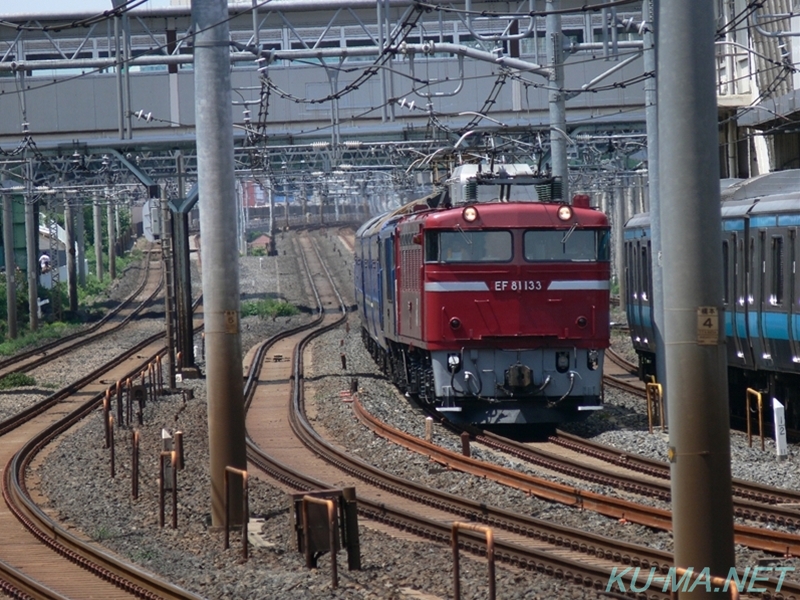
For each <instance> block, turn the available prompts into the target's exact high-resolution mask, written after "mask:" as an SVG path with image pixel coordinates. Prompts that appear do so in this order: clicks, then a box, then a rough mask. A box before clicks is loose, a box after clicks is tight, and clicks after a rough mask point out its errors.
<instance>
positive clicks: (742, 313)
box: [734, 220, 755, 369]
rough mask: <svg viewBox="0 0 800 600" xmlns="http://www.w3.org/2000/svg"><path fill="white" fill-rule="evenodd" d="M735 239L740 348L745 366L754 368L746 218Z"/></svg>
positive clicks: (751, 297)
mask: <svg viewBox="0 0 800 600" xmlns="http://www.w3.org/2000/svg"><path fill="white" fill-rule="evenodd" d="M735 239H736V250H735V252H736V253H735V256H736V264H735V272H734V301H735V303H736V309H737V311H738V312H737V317H738V322H737V325H738V327H737V334H738V336H739V341H740V343H741V346H740V348H741V352H742V356H741V357H740V358H742V359H743V360H744V366H745V367H747V368H750V369H752V368H754V366H755V362H754V359H753V348H752V346H751V339H752V338H751V336H752V333H751V331H752V328H751V326H750V314H751V312H752V310H753V287H752V264H751V261H752V251H751V249H750V248H749V246H748V243H747V242H748V239H749V229H748V222H747V221H746V220H745V224H744V229H743V230H742V234H741V236H738V235H737V236H736V238H735ZM749 250H750V251H749ZM734 364H735V363H734Z"/></svg>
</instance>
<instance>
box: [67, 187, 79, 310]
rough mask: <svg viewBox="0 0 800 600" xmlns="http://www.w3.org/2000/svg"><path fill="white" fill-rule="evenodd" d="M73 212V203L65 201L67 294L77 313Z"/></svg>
mask: <svg viewBox="0 0 800 600" xmlns="http://www.w3.org/2000/svg"><path fill="white" fill-rule="evenodd" d="M72 213H73V211H72V205H71V204H70V203H69V201H68V200H67V201H65V202H64V232H65V233H66V238H67V239H66V242H67V243H66V245H67V296H68V298H69V310H70V311H71V312H72V313H76V312H78V273H77V269H76V268H75V223H74V218H73V214H72Z"/></svg>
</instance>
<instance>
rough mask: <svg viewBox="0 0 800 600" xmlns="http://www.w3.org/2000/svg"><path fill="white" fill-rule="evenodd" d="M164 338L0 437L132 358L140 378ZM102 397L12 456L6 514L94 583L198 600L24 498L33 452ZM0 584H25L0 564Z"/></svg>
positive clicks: (33, 410) (69, 389)
mask: <svg viewBox="0 0 800 600" xmlns="http://www.w3.org/2000/svg"><path fill="white" fill-rule="evenodd" d="M147 302H149V299H148V300H147V301H145V304H146V303H147ZM197 303H199V299H198V301H197V302H196V303H195V306H196V305H197ZM199 328H200V325H198V326H197V328H196V329H198V330H199ZM163 337H164V333H163V332H162V333H157V334H154V335H152V336H149V337H148V338H146V339H144V340H142V341H140V342H139V343H137V344H136V345H135V346H133V347H132V348H130V349H128V350H126V351H125V352H123V353H122V354H120V355H118V356H116V357H115V358H114V359H113V360H111V361H108V362H107V363H105V364H104V365H103V366H102V367H100V368H98V369H95V370H94V371H93V372H92V373H89V374H88V375H85V376H84V377H82V378H80V379H79V380H78V381H76V382H73V383H72V384H70V385H69V386H66V387H65V388H63V389H61V390H59V391H58V392H56V393H54V394H52V395H51V396H49V397H47V398H45V399H44V400H42V401H40V402H38V403H37V404H36V405H34V406H31V407H29V408H28V409H26V410H25V411H22V412H20V413H18V414H16V415H14V416H13V417H11V418H10V419H7V420H5V421H3V422H2V423H0V435H4V434H7V433H8V432H10V431H12V430H13V429H15V428H17V427H19V426H20V425H22V424H23V423H25V422H27V421H29V420H31V419H33V418H34V417H36V416H38V415H39V414H41V413H44V412H45V411H47V410H48V409H50V408H52V407H54V406H55V405H56V404H58V403H59V402H61V401H62V400H64V399H65V398H68V397H70V396H72V395H74V394H76V393H78V392H79V391H80V389H82V388H83V387H85V386H88V385H91V384H92V383H94V382H95V381H96V380H98V379H99V378H100V377H102V376H103V375H104V374H105V373H106V372H107V371H108V370H110V369H112V368H114V367H115V366H118V365H120V364H123V363H124V362H125V361H126V360H128V359H131V358H132V357H135V361H136V362H135V366H133V367H132V368H131V369H130V370H129V371H128V373H127V376H128V377H133V376H136V375H138V374H139V373H140V372H141V368H142V365H144V364H147V363H148V362H149V361H151V360H153V359H155V357H156V356H159V355H161V354H163V353H164V352H165V351H166V348H165V347H164V346H158V347H157V348H155V349H152V351H151V352H150V353H149V354H148V355H146V356H144V357H139V356H137V354H138V353H139V352H141V351H142V350H145V349H146V348H148V346H152V345H155V344H157V343H158V341H159V340H160V339H162V338H163ZM104 395H105V394H104V392H102V393H98V394H96V395H94V396H93V397H91V398H90V399H89V400H87V401H85V402H83V403H82V404H80V405H79V406H78V408H76V409H75V410H74V411H72V412H70V413H69V414H67V415H65V416H64V417H62V418H60V419H59V420H57V421H56V422H54V423H52V424H51V425H50V426H49V427H47V428H45V429H43V430H42V431H40V432H39V433H37V434H36V435H35V436H34V437H33V438H31V439H30V440H28V441H27V442H26V443H25V444H24V445H23V447H22V448H21V449H20V450H19V451H17V452H16V453H15V454H14V456H13V457H12V458H11V460H10V461H9V463H8V464H7V465H6V466H5V468H4V472H3V479H2V487H3V497H4V499H5V501H6V503H7V505H8V507H9V510H10V511H11V512H12V513H13V514H14V515H15V516H16V517H17V518H18V519H19V520H20V522H21V524H22V525H23V526H24V527H25V528H27V529H28V530H29V531H30V532H31V534H32V535H34V537H36V538H37V539H38V540H39V541H40V542H41V543H43V544H45V545H47V546H48V547H50V548H51V549H52V550H53V551H54V552H56V553H58V554H60V555H61V556H63V557H64V558H65V559H66V560H69V561H71V562H73V563H76V564H79V565H81V566H82V567H84V568H85V569H88V570H89V571H91V572H93V573H94V574H96V575H97V576H98V577H100V578H102V579H105V580H107V581H111V582H113V583H114V585H116V586H117V587H120V588H121V589H125V590H127V591H128V592H129V593H132V594H134V595H136V596H137V597H140V598H145V599H148V600H149V599H154V600H155V599H158V598H165V599H173V598H174V599H190V600H200V597H199V596H197V595H195V594H193V593H192V592H189V591H188V590H184V589H183V588H180V587H179V586H176V585H174V584H172V583H170V582H168V581H165V580H163V579H161V578H159V577H158V576H156V575H154V574H152V573H149V572H147V571H145V570H144V569H141V568H140V567H138V566H136V565H134V564H131V563H127V562H125V561H124V560H121V559H119V558H118V557H117V556H116V555H115V554H113V553H110V552H108V551H105V550H104V549H102V548H99V547H97V546H95V545H93V544H89V543H86V542H84V541H83V540H81V539H80V538H78V537H77V536H75V535H73V534H72V533H70V532H69V531H68V530H66V529H64V528H63V527H61V525H60V524H58V523H57V522H55V521H54V520H53V519H52V518H50V517H49V516H48V515H47V514H46V513H45V512H44V511H43V510H42V509H40V508H39V506H38V505H36V503H35V502H34V501H33V499H32V498H31V497H30V494H29V493H28V490H27V486H26V485H25V472H26V469H27V468H28V466H29V465H30V463H31V461H32V460H33V458H34V457H35V455H36V454H37V452H38V451H39V450H41V449H42V448H43V447H44V446H45V445H47V444H48V443H50V442H51V441H52V440H53V439H54V438H55V437H56V436H58V435H59V434H60V433H62V432H64V431H65V430H67V429H68V428H69V427H71V426H72V425H74V424H75V423H77V422H78V421H79V420H81V419H83V418H84V417H86V416H88V415H89V414H90V413H91V412H92V411H94V410H96V409H97V407H98V406H99V405H100V403H101V402H102V400H103V398H104ZM0 580H3V581H7V582H9V583H11V584H13V585H14V587H17V588H20V587H23V585H20V583H21V584H25V577H24V575H23V576H20V574H19V572H17V571H16V570H15V569H14V568H13V567H11V566H10V565H8V564H6V563H3V562H0ZM36 585H38V584H36ZM39 587H40V588H41V589H39V590H38V591H37V592H36V593H35V594H33V596H34V597H36V598H47V599H50V598H52V599H53V600H62V596H60V595H58V594H57V593H55V592H52V594H51V593H50V592H51V590H48V589H47V588H45V587H43V586H41V585H39ZM23 589H24V588H23Z"/></svg>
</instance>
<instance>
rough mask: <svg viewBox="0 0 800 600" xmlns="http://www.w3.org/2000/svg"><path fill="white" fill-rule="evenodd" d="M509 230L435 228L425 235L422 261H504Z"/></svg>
mask: <svg viewBox="0 0 800 600" xmlns="http://www.w3.org/2000/svg"><path fill="white" fill-rule="evenodd" d="M511 256H512V245H511V232H510V231H465V230H457V231H439V232H436V233H434V232H429V233H427V234H426V236H425V262H429V263H430V262H438V263H475V262H508V261H509V260H511Z"/></svg>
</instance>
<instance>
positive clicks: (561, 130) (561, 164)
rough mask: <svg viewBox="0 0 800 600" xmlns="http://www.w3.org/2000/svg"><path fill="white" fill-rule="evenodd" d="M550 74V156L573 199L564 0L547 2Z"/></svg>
mask: <svg viewBox="0 0 800 600" xmlns="http://www.w3.org/2000/svg"><path fill="white" fill-rule="evenodd" d="M545 7H546V10H547V16H546V17H545V26H546V31H545V33H546V35H547V67H548V69H549V70H550V75H549V77H548V81H547V84H548V88H549V89H548V92H547V101H548V106H549V109H550V159H551V160H552V165H551V166H552V169H553V176H554V177H557V178H558V179H560V180H561V197H562V198H563V199H564V200H565V201H567V202H569V201H570V200H571V198H570V196H569V167H568V166H567V113H566V100H565V98H564V91H563V88H564V46H563V39H564V37H563V34H562V33H561V15H560V14H558V13H556V12H555V11H558V10H560V9H561V0H547V3H546V5H545Z"/></svg>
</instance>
